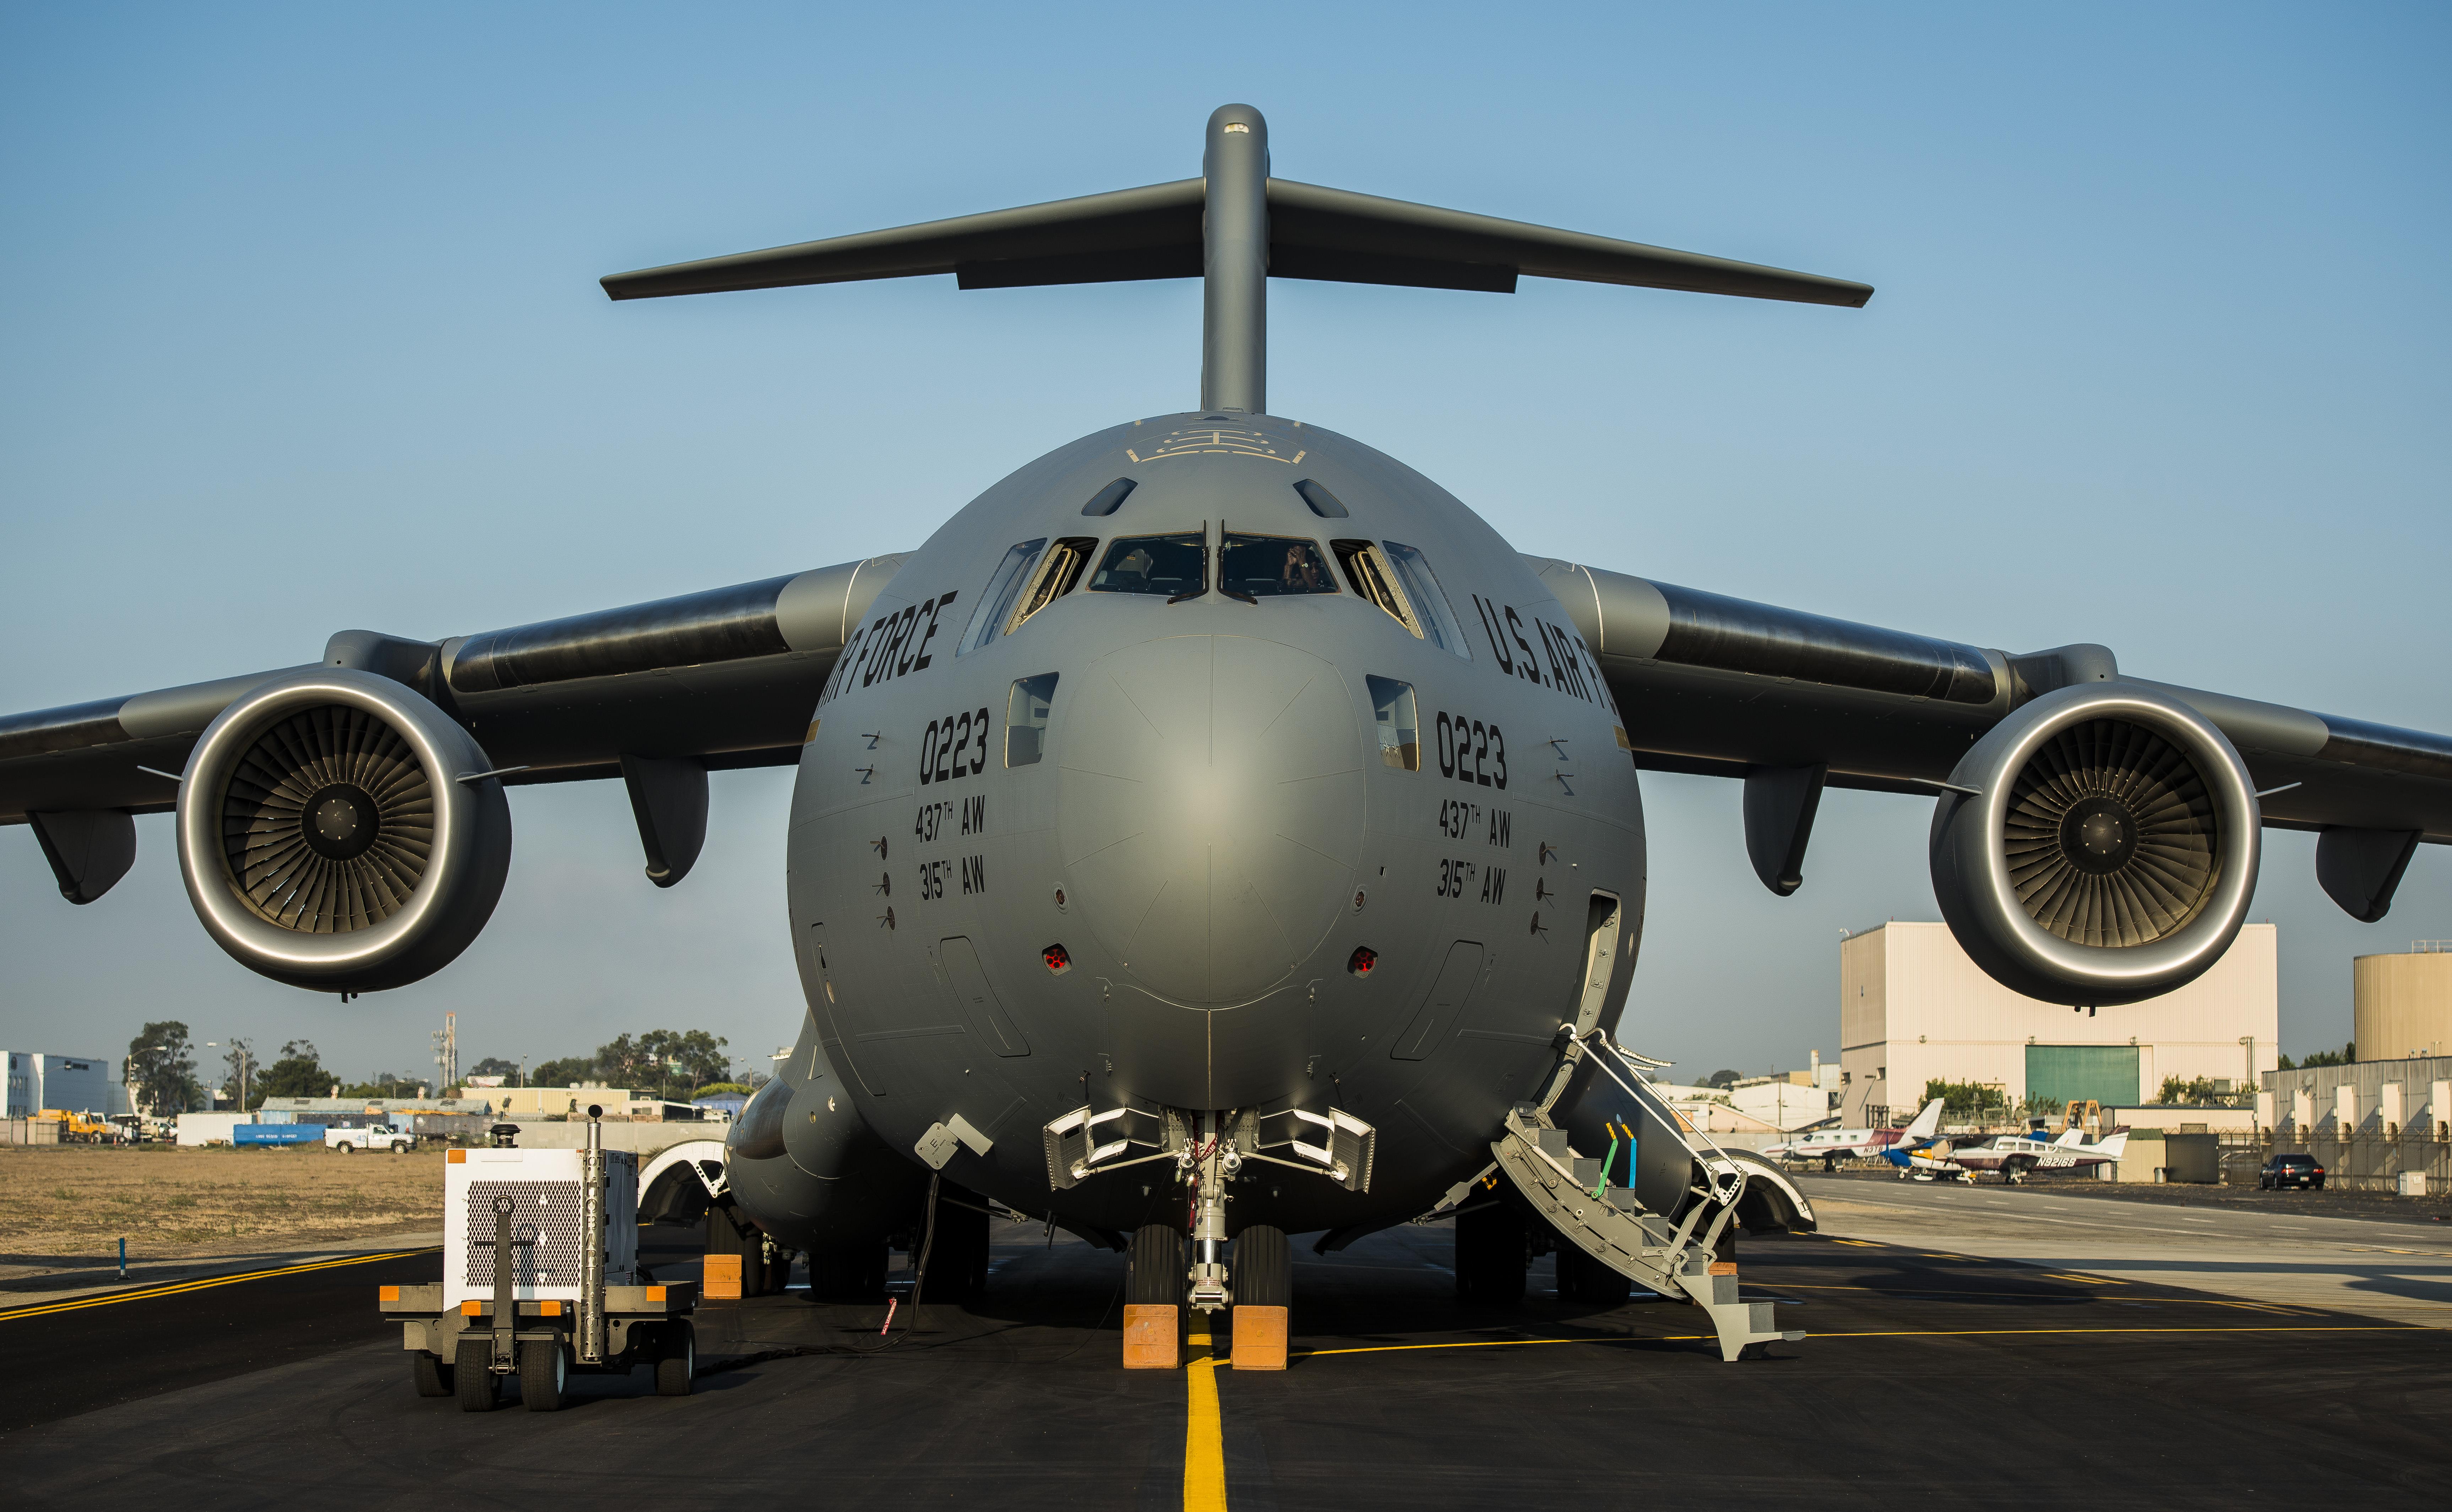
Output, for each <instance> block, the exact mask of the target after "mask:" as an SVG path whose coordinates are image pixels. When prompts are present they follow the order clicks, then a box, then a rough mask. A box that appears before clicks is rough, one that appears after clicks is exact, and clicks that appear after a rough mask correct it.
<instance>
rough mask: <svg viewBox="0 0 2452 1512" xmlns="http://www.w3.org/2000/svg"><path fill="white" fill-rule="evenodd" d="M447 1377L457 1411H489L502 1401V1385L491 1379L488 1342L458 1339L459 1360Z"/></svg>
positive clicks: (492, 1363) (492, 1352)
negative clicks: (457, 1402) (457, 1406)
mask: <svg viewBox="0 0 2452 1512" xmlns="http://www.w3.org/2000/svg"><path fill="white" fill-rule="evenodd" d="M451 1375H452V1386H453V1388H454V1394H455V1395H457V1396H458V1397H459V1398H460V1410H461V1411H463V1412H491V1411H493V1410H494V1408H495V1407H496V1406H497V1405H498V1404H500V1403H501V1402H502V1400H503V1384H502V1383H501V1382H500V1381H498V1380H496V1379H495V1378H494V1346H493V1345H492V1344H491V1343H490V1342H488V1341H486V1340H484V1339H463V1340H461V1341H460V1354H459V1360H458V1363H457V1364H456V1365H453V1367H452V1370H451Z"/></svg>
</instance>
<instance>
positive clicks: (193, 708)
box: [0, 556, 903, 902]
mask: <svg viewBox="0 0 2452 1512" xmlns="http://www.w3.org/2000/svg"><path fill="white" fill-rule="evenodd" d="M902 560H903V559H902V558H901V557H900V556H891V557H872V558H868V559H866V560H860V561H854V562H844V563H842V564H840V565H838V566H833V567H821V568H819V569H817V570H815V571H811V572H803V573H800V574H796V575H793V576H788V577H781V578H770V579H764V580H762V581H759V582H748V583H740V584H736V585H734V586H731V587H726V588H716V589H710V590H708V591H706V592H703V593H695V594H685V595H682V597H679V598H675V599H660V600H658V601H655V602H652V603H643V604H632V605H628V606H626V607H623V608H619V609H607V610H603V611H599V612H596V613H591V614H582V615H574V616H571V617H569V618H566V619H549V620H544V621H543V622H540V623H536V624H528V625H519V626H515V627H512V628H509V629H503V630H489V631H483V632H480V633H478V634H475V635H468V636H455V637H452V638H447V639H443V640H433V641H426V640H414V639H407V638H400V637H396V636H388V635H383V634H379V633H377V632H374V631H368V630H345V631H342V632H341V633H339V634H337V635H335V636H333V637H332V638H330V640H329V641H328V642H327V643H326V646H325V648H324V656H323V658H322V660H321V661H318V662H308V663H304V664H302V665H300V666H297V667H281V668H274V669H271V670H269V671H265V672H254V673H247V674H245V675H242V676H239V677H224V678H220V679H217V680H215V681H211V682H202V683H195V684H192V685H189V686H187V687H180V688H165V689H161V690H158V691H155V692H150V693H140V694H136V695H134V696H132V697H113V698H101V699H96V700H94V701H92V702H89V703H80V704H72V705H69V706H68V707H66V708H59V709H43V710H37V711H35V712H33V713H30V714H19V715H8V716H0V825H6V824H24V823H28V822H32V823H34V825H35V827H36V830H37V833H38V835H39V837H40V838H41V840H42V844H43V849H44V853H45V854H46V855H47V856H48V857H49V859H50V861H51V863H52V867H53V870H54V871H55V872H57V873H59V880H60V885H61V890H62V892H63V893H67V894H68V895H69V897H70V898H71V899H72V900H73V901H77V902H89V901H91V899H92V898H94V897H99V896H100V895H101V894H102V893H103V892H104V891H107V890H108V889H109V886H110V884H111V883H113V882H115V881H117V880H118V877H119V875H120V874H124V873H125V871H126V869H127V866H126V861H127V859H129V858H132V856H133V846H134V839H133V830H132V827H130V828H129V829H128V830H127V838H126V841H125V850H126V852H127V855H126V856H125V857H117V867H116V870H112V864H111V863H112V861H113V859H114V857H116V854H117V850H118V849H119V847H118V845H117V842H116V841H115V840H114V839H113V838H112V836H113V835H116V833H117V830H118V827H120V826H126V825H127V822H128V821H127V820H126V819H125V818H124V817H115V816H118V815H129V814H154V813H162V812H166V811H168V810H169V809H171V808H172V807H173V806H174V804H175V801H176V799H177V796H178V782H177V780H176V778H177V776H178V775H179V774H180V773H181V771H182V769H183V768H184V767H185V766H186V764H187V761H188V755H189V753H190V751H192V750H193V748H194V746H195V744H196V740H197V737H198V736H200V735H201V734H202V733H203V731H204V729H205V727H206V726H207V725H208V724H210V723H211V722H212V720H213V718H214V717H215V716H217V715H219V714H220V713H221V712H222V711H223V709H225V708H227V706H229V705H230V704H231V703H232V702H233V701H235V700H236V699H238V698H240V697H243V696H245V695H247V694H248V693H250V692H251V691H253V690H255V689H257V688H259V687H262V686H264V685H266V684H267V683H270V682H273V681H275V680H277V679H281V678H285V677H292V676H293V675H298V674H311V673H314V672H315V671H316V670H317V669H319V668H347V669H354V670H356V671H359V672H364V673H372V674H374V675H376V676H378V677H386V678H389V679H391V680H392V681H394V682H397V683H400V684H404V685H405V686H406V687H407V688H409V689H411V690H413V691H414V692H415V693H416V694H418V695H420V696H422V697H425V699H428V700H430V701H431V702H432V704H433V705H434V706H435V707H436V708H438V709H439V710H441V711H442V712H443V714H445V716H447V717H449V718H450V719H452V720H454V721H456V722H457V723H458V724H459V725H460V726H461V727H462V729H464V730H465V731H466V732H467V733H468V734H469V735H470V736H473V737H474V739H475V740H476V742H477V743H478V745H479V746H480V747H481V748H482V750H483V753H484V756H485V758H486V759H487V760H488V761H490V762H491V764H492V766H493V768H494V769H496V770H498V771H501V770H503V769H516V770H508V771H504V775H503V777H502V780H503V781H504V782H505V783H509V784H513V785H517V784H521V783H534V782H565V781H574V780H580V779H585V778H595V777H614V776H624V775H625V759H626V762H627V765H628V767H629V768H630V770H631V771H632V772H634V773H635V772H640V771H644V770H646V769H647V768H646V767H645V765H643V764H644V763H658V762H661V763H667V764H668V765H667V767H666V769H665V770H675V768H673V767H671V766H670V765H669V764H672V763H679V764H680V765H679V768H678V770H681V771H683V772H686V771H687V770H688V769H690V768H697V769H701V770H703V769H707V768H718V769H721V768H736V767H754V766H783V765H789V764H790V763H792V762H794V761H796V760H798V759H799V756H800V750H801V745H802V744H803V743H804V742H805V741H806V740H807V738H808V734H809V731H810V728H811V727H810V725H809V716H810V711H811V710H813V709H814V708H815V707H816V705H817V701H818V695H819V693H820V691H821V689H822V687H823V686H824V683H825V679H826V677H827V675H828V674H829V673H830V672H831V671H832V670H833V668H834V664H835V659H836V658H837V656H838V655H839V654H840V651H841V649H842V646H843V643H844V639H845V638H846V636H847V635H848V634H849V633H850V632H851V631H853V630H854V629H856V628H857V625H858V622H859V620H860V617H861V616H862V615H863V614H864V613H865V612H866V611H867V610H868V609H869V607H870V606H871V605H872V604H873V603H874V602H875V600H876V599H877V597H878V593H879V591H880V589H881V588H883V587H884V585H885V582H886V580H887V579H889V578H891V577H892V576H893V575H894V570H895V568H896V567H897V566H898V565H900V562H901V561H902ZM148 769H149V770H148ZM698 780H699V782H700V783H701V785H702V784H703V777H702V776H701V777H700V778H698ZM639 797H640V784H639V783H637V782H635V781H634V784H633V798H634V801H635V800H637V799H638V798H639ZM700 807H701V812H702V813H703V800H701V805H700ZM643 822H644V821H643ZM97 826H100V827H101V828H100V829H99V830H98V829H97ZM691 849H692V853H693V855H694V854H695V846H694V845H693V846H692V848H691ZM88 852H91V853H92V854H93V856H94V859H93V860H92V861H91V862H90V863H88V862H85V861H83V860H81V857H82V856H84V855H85V854H87V853H88ZM682 870H686V863H685V862H684V863H683V865H682ZM672 879H673V880H678V875H675V876H673V878H672ZM660 880H662V878H660Z"/></svg>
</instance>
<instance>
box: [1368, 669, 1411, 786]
mask: <svg viewBox="0 0 2452 1512" xmlns="http://www.w3.org/2000/svg"><path fill="white" fill-rule="evenodd" d="M1362 680H1363V681H1364V682H1365V683H1367V684H1369V686H1370V688H1371V712H1372V716H1373V717H1374V719H1375V720H1376V721H1377V723H1378V726H1379V759H1380V760H1381V761H1382V762H1384V763H1386V764H1387V765H1389V766H1392V767H1394V768H1396V769H1397V770H1398V771H1400V772H1419V771H1420V770H1422V721H1421V718H1420V717H1419V716H1417V715H1416V714H1414V685H1413V684H1412V683H1410V682H1398V681H1397V680H1396V679H1395V678H1394V677H1364V678H1363V679H1362Z"/></svg>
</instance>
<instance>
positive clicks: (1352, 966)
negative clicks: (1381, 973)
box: [1345, 945, 1379, 976]
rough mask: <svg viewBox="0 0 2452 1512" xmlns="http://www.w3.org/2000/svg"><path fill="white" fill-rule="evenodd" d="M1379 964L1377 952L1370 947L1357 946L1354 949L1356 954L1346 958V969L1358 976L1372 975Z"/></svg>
mask: <svg viewBox="0 0 2452 1512" xmlns="http://www.w3.org/2000/svg"><path fill="white" fill-rule="evenodd" d="M1378 964H1379V952H1377V951H1374V950H1373V949H1372V948H1371V947H1370V946H1368V945H1357V946H1355V948H1354V953H1353V954H1352V955H1350V956H1348V957H1346V961H1345V969H1346V970H1347V971H1349V972H1353V973H1354V974H1355V975H1356V976H1368V975H1370V974H1371V968H1373V967H1374V966H1376V965H1378Z"/></svg>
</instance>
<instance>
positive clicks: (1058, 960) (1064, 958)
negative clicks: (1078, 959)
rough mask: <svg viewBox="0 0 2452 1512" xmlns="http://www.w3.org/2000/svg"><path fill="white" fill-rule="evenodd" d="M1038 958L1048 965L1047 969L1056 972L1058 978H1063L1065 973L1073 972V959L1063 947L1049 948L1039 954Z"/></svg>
mask: <svg viewBox="0 0 2452 1512" xmlns="http://www.w3.org/2000/svg"><path fill="white" fill-rule="evenodd" d="M1038 958H1039V959H1040V960H1042V961H1045V962H1046V963H1047V969H1048V970H1049V971H1051V972H1055V973H1056V974H1057V975H1058V976H1061V975H1063V974H1064V973H1065V972H1069V971H1071V970H1073V957H1072V955H1071V954H1070V953H1068V952H1066V951H1065V949H1064V947H1063V946H1061V945H1051V946H1049V947H1047V949H1045V950H1043V951H1041V952H1038Z"/></svg>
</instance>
